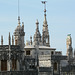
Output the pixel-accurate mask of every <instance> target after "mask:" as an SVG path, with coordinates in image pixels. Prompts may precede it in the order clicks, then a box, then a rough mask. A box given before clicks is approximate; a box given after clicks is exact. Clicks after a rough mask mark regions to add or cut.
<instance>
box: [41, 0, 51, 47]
mask: <svg viewBox="0 0 75 75" xmlns="http://www.w3.org/2000/svg"><path fill="white" fill-rule="evenodd" d="M42 3H43V4H44V21H43V32H42V43H43V45H45V46H50V43H49V31H48V24H47V19H46V1H42Z"/></svg>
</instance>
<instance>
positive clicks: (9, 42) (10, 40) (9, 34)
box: [9, 32, 11, 45]
mask: <svg viewBox="0 0 75 75" xmlns="http://www.w3.org/2000/svg"><path fill="white" fill-rule="evenodd" d="M9 45H11V37H10V32H9Z"/></svg>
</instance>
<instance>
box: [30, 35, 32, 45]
mask: <svg viewBox="0 0 75 75" xmlns="http://www.w3.org/2000/svg"><path fill="white" fill-rule="evenodd" d="M30 45H32V36H30Z"/></svg>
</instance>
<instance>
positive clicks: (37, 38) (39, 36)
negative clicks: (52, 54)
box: [34, 20, 41, 45]
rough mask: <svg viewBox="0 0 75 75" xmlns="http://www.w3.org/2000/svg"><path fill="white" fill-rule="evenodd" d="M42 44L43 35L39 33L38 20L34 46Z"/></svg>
mask: <svg viewBox="0 0 75 75" xmlns="http://www.w3.org/2000/svg"><path fill="white" fill-rule="evenodd" d="M40 42H41V34H40V32H39V22H38V20H37V21H36V32H35V34H34V44H35V45H38V44H40Z"/></svg>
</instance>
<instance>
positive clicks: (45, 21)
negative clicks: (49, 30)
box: [43, 14, 47, 26]
mask: <svg viewBox="0 0 75 75" xmlns="http://www.w3.org/2000/svg"><path fill="white" fill-rule="evenodd" d="M43 24H44V25H46V26H47V19H46V14H44V22H43Z"/></svg>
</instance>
